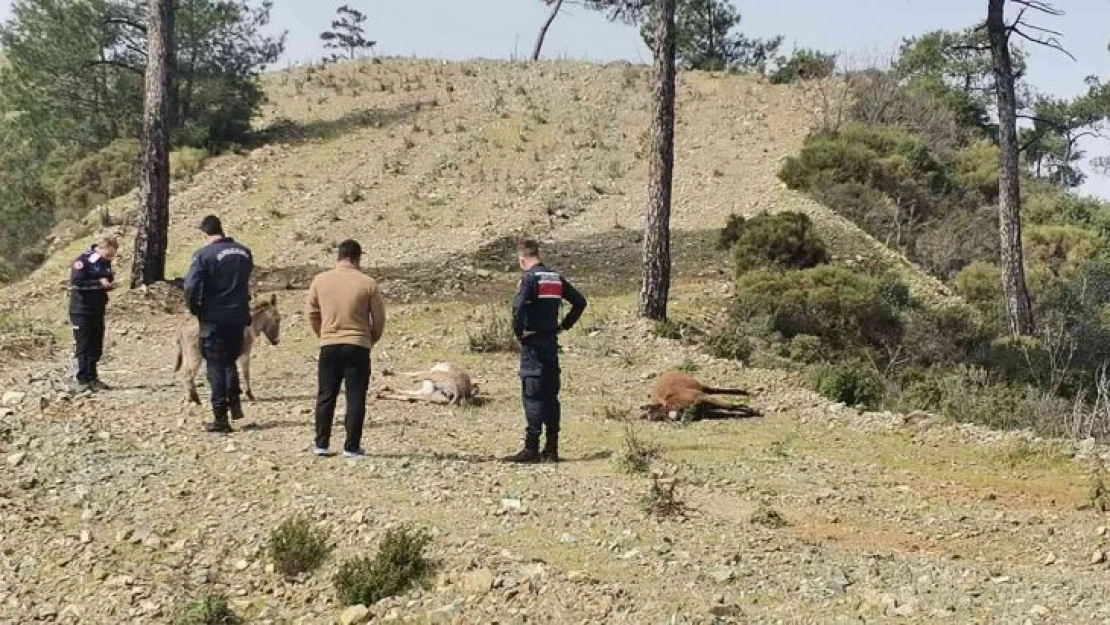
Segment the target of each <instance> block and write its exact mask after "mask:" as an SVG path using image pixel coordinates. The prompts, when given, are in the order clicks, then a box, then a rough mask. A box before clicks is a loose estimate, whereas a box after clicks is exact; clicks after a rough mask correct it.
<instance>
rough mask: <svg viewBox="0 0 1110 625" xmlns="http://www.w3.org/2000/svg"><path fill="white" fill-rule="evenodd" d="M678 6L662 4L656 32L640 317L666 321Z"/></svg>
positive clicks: (672, 2) (662, 1)
mask: <svg viewBox="0 0 1110 625" xmlns="http://www.w3.org/2000/svg"><path fill="white" fill-rule="evenodd" d="M674 11H675V0H659V20H658V22H657V26H656V31H655V111H654V113H655V114H654V119H653V121H652V129H651V143H652V146H651V166H650V171H649V174H648V175H649V180H648V207H647V215H646V218H645V220H644V222H645V223H644V266H643V280H644V281H643V286H642V288H641V290H640V316H642V317H646V318H648V319H654V320H656V321H661V320H663V319H666V318H667V298H668V296H669V294H670V289H671V182H672V176H673V174H674V91H675V87H674V83H675V68H674V57H675V23H674V19H675V17H674Z"/></svg>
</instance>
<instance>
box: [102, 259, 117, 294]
mask: <svg viewBox="0 0 1110 625" xmlns="http://www.w3.org/2000/svg"><path fill="white" fill-rule="evenodd" d="M100 286H102V287H104V290H105V291H111V290H112V289H114V288H116V275H115V273H114V272H113V271H112V263H110V262H108V261H107V260H105V261H104V271H103V273H102V275H101V277H100Z"/></svg>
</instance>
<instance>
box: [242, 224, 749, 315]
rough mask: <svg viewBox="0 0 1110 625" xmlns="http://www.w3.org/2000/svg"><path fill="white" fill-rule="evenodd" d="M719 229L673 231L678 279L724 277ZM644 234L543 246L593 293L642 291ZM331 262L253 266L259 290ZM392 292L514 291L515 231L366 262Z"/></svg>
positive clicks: (285, 285)
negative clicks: (448, 251)
mask: <svg viewBox="0 0 1110 625" xmlns="http://www.w3.org/2000/svg"><path fill="white" fill-rule="evenodd" d="M717 236H718V231H717V230H716V229H710V230H674V231H672V232H671V256H672V264H673V271H672V274H671V278H672V280H679V279H682V280H687V281H689V280H705V279H713V280H719V279H725V278H727V276H728V274H729V265H728V254H727V253H726V252H724V251H721V250H719V249H717V247H716V243H717ZM642 243H643V234H642V232H640V231H638V230H628V229H624V228H619V229H617V228H615V229H613V230H610V231H608V232H602V233H598V234H594V235H591V236H587V237H583V238H580V239H573V240H570V241H561V242H557V243H551V244H548V245H544V246H543V257H544V261H545V262H546V263H548V264H550V266H552V267H553V268H555V269H557V270H558V271H560V272H562V273H563V274H564V275H566V276H567V277H568V278H569V279H570V280H571V281H572V282H573V283H574V284H575V285H576V286H578V287H579V289H580V290H582V291H583V292H584V293H586V294H587V297H589V296H594V297H605V296H613V295H625V294H629V293H636V292H638V291H639V290H640V268H641V261H642V258H641V255H642V247H641V246H642ZM325 269H326V268H325V267H320V266H316V265H292V266H284V267H260V268H258V269H256V270H255V275H254V280H253V282H254V288H255V290H256V291H258V292H269V291H281V290H298V291H300V290H305V289H307V288H308V286H309V284H311V282H312V279H313V278H314V277H315V276H316V274H318V273H320V272H321V271H324V270H325ZM366 272H367V273H368V274H369V275H370V276H372V277H373V278H374V279H375V280H377V281H378V282H379V283H381V284H382V288H383V290H384V291H385V292H386V293H387V295H390V296H401V297H415V298H421V299H428V300H436V299H449V300H459V299H461V300H464V301H470V302H474V303H478V302H489V301H491V300H497V299H505V298H507V297H511V296H512V293H513V291H514V290H515V287H516V280H517V278H518V277H519V273H520V272H519V269H517V264H516V237H514V236H509V235H506V236H502V237H498V238H496V239H494V240H492V241H490V242H488V243H486V244H485V245H483V246H482V247H481V248H479V249H478V250H477V251H475V252H473V253H471V254H468V255H466V256H462V257H459V256H452V257H447V258H444V259H442V260H439V261H427V262H417V263H402V264H398V265H386V266H373V267H367V268H366Z"/></svg>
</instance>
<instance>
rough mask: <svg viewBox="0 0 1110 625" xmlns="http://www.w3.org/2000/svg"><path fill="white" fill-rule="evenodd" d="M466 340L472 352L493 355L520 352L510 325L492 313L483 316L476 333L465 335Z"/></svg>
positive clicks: (501, 317)
mask: <svg viewBox="0 0 1110 625" xmlns="http://www.w3.org/2000/svg"><path fill="white" fill-rule="evenodd" d="M467 340H468V343H469V346H470V351H472V352H479V353H485V354H493V353H503V352H516V351H519V350H520V343H519V341H517V340H516V335H514V334H513V325H512V323H511V322H510V321H509V320H508V319H505V318H504V317H503V316H501V315H499V314H497V313H496V312H493V311H491V312H489V313H488V314H486V315H485V317H484V319H483V320H482V322H481V325H480V326H479V328H478V331H477V332H475V333H468V334H467Z"/></svg>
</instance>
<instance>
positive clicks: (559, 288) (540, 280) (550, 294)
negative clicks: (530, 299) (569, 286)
mask: <svg viewBox="0 0 1110 625" xmlns="http://www.w3.org/2000/svg"><path fill="white" fill-rule="evenodd" d="M536 297H537V298H539V299H563V278H562V277H561V276H559V274H557V273H554V272H546V271H545V272H537V273H536Z"/></svg>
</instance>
